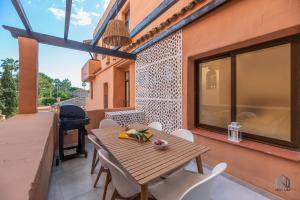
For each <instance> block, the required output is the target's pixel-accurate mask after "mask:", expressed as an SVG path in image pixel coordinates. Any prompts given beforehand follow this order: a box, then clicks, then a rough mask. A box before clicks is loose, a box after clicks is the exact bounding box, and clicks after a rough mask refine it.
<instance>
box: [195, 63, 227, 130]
mask: <svg viewBox="0 0 300 200" xmlns="http://www.w3.org/2000/svg"><path fill="white" fill-rule="evenodd" d="M199 67H200V70H199V77H201V78H200V79H201V81H200V97H201V98H200V99H199V100H200V107H199V113H200V118H199V120H200V121H199V122H200V124H206V125H210V126H217V127H222V128H226V127H227V125H228V123H230V120H231V119H230V116H231V113H230V102H231V101H230V100H231V97H230V58H229V57H227V58H222V59H217V60H213V61H208V62H203V63H201V64H200V66H199Z"/></svg>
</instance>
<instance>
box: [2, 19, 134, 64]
mask: <svg viewBox="0 0 300 200" xmlns="http://www.w3.org/2000/svg"><path fill="white" fill-rule="evenodd" d="M2 27H3V28H4V29H6V30H8V31H10V33H11V34H12V36H13V37H14V38H18V37H27V38H31V39H35V40H37V41H38V42H39V43H42V44H48V45H53V46H58V47H64V48H68V49H75V50H79V51H85V52H93V53H97V54H103V55H108V56H113V57H118V58H124V59H131V60H135V59H136V55H134V54H131V53H126V52H123V51H118V50H113V49H108V48H104V47H99V46H93V45H90V44H85V43H83V42H77V41H74V40H65V39H64V38H59V37H55V36H51V35H46V34H42V33H37V32H31V33H30V34H29V33H27V31H26V30H24V29H19V28H15V27H10V26H5V25H3V26H2Z"/></svg>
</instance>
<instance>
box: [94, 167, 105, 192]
mask: <svg viewBox="0 0 300 200" xmlns="http://www.w3.org/2000/svg"><path fill="white" fill-rule="evenodd" d="M103 170H104V167H102V166H101V168H100V170H99V172H98V175H97V178H96V180H95V183H94V187H96V186H97V183H98V181H99V178H100V176H101V174H102V172H103Z"/></svg>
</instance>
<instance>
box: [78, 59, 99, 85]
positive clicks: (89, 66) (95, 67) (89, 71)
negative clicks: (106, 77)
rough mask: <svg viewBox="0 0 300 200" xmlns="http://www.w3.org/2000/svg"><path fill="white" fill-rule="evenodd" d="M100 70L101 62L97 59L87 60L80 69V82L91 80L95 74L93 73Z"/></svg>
mask: <svg viewBox="0 0 300 200" xmlns="http://www.w3.org/2000/svg"><path fill="white" fill-rule="evenodd" d="M100 70H101V62H100V61H99V60H88V61H87V62H86V63H85V64H84V66H83V67H82V69H81V80H82V82H89V81H92V80H93V79H94V78H95V77H96V76H95V73H96V72H97V71H100Z"/></svg>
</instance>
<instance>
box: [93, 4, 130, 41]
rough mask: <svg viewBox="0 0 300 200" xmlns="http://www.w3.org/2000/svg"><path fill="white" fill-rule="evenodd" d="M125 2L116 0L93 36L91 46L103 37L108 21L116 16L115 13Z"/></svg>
mask: <svg viewBox="0 0 300 200" xmlns="http://www.w3.org/2000/svg"><path fill="white" fill-rule="evenodd" d="M125 2H126V0H116V2H115V4H114V5H113V7H112V8H111V10H110V11H109V13H108V15H107V17H106V18H105V20H104V21H103V23H102V25H101V26H100V27H99V29H98V31H97V33H96V34H95V37H94V38H93V40H92V43H91V44H92V45H93V46H95V45H96V44H97V42H98V40H99V39H100V38H101V36H102V35H103V33H104V31H105V28H106V26H107V24H108V22H109V20H111V19H113V18H114V17H115V16H116V14H117V12H118V11H120V10H121V8H122V7H123V6H124V4H125Z"/></svg>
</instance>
